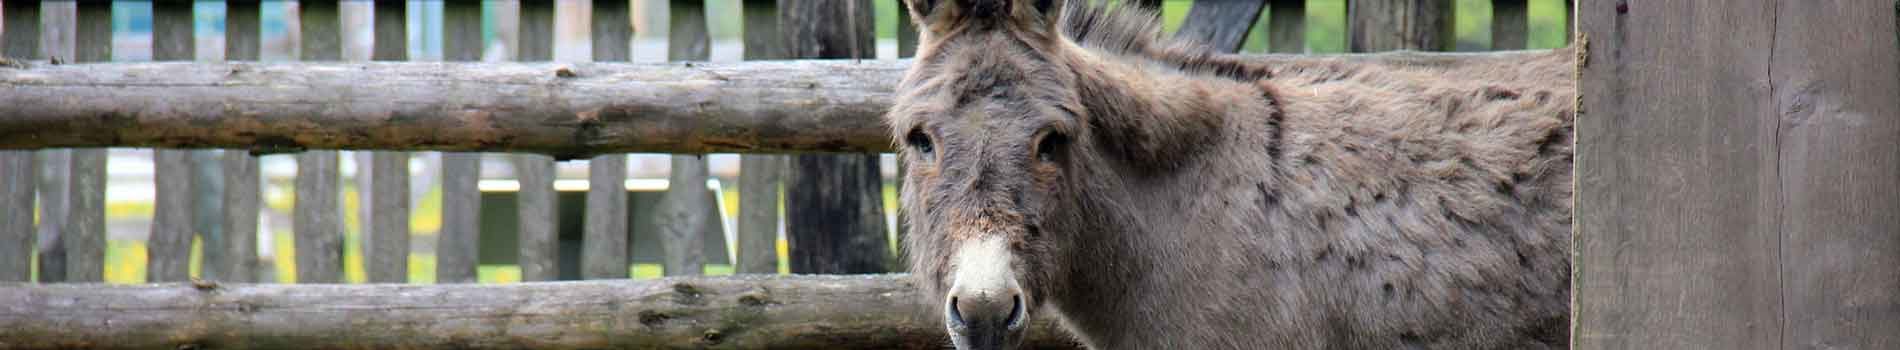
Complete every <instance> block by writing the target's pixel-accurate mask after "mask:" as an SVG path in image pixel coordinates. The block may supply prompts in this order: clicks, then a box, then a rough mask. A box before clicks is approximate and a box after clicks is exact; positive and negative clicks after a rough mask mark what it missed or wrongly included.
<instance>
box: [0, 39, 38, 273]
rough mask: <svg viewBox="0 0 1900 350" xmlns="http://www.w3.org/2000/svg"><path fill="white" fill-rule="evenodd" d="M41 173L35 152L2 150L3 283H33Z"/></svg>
mask: <svg viewBox="0 0 1900 350" xmlns="http://www.w3.org/2000/svg"><path fill="white" fill-rule="evenodd" d="M8 10H11V8H8ZM38 172H39V170H38V169H35V167H34V166H33V152H32V151H0V282H30V281H32V280H31V279H29V276H31V275H32V271H33V270H32V268H33V265H32V264H33V260H32V257H33V234H34V233H35V232H34V230H33V188H34V186H35V185H36V184H35V181H34V178H35V175H36V174H38Z"/></svg>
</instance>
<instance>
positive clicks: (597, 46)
mask: <svg viewBox="0 0 1900 350" xmlns="http://www.w3.org/2000/svg"><path fill="white" fill-rule="evenodd" d="M627 5H628V4H627V1H626V0H594V1H593V13H592V14H593V18H592V19H591V29H592V31H593V33H592V40H593V51H594V52H593V54H594V55H593V57H594V61H596V62H625V61H627V60H628V58H630V57H632V53H633V52H632V51H631V48H630V47H629V45H630V42H629V41H628V40H629V39H631V38H632V37H633V24H632V22H629V20H628V11H629V9H628V6H627ZM626 179H627V156H626V155H622V154H609V155H602V156H598V157H593V158H592V159H590V160H588V162H587V183H588V186H587V216H586V218H585V220H586V223H585V226H584V228H583V233H582V237H581V239H582V242H583V243H582V244H583V245H584V247H583V248H581V278H585V279H609V278H627V264H628V263H629V262H630V261H631V260H629V257H630V255H629V254H628V253H629V252H628V251H627V250H628V249H627V240H628V239H630V238H631V236H630V235H629V233H630V232H629V231H628V227H627V222H628V218H627V214H626V213H627V190H626V187H625V185H624V183H625V182H626Z"/></svg>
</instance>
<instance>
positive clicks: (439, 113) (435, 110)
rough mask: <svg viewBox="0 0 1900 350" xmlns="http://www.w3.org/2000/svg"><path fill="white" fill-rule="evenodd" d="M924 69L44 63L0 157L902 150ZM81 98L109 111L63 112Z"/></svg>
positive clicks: (1403, 57) (1, 76) (1397, 61)
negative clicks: (180, 150)
mask: <svg viewBox="0 0 1900 350" xmlns="http://www.w3.org/2000/svg"><path fill="white" fill-rule="evenodd" d="M1551 52H1552V51H1551V50H1533V51H1525V52H1515V51H1514V52H1495V53H1417V52H1404V53H1389V54H1373V55H1255V56H1248V57H1250V59H1254V60H1258V61H1259V62H1262V63H1263V64H1268V65H1271V66H1274V67H1276V69H1280V68H1277V67H1310V66H1316V65H1338V64H1347V65H1358V64H1368V65H1378V66H1414V67H1416V66H1423V67H1447V68H1448V67H1454V66H1470V65H1492V66H1496V67H1498V68H1497V69H1509V68H1508V67H1510V66H1512V65H1513V64H1515V63H1517V62H1521V61H1522V60H1524V59H1525V57H1528V56H1536V55H1547V54H1550V53H1551ZM907 65H909V61H903V60H896V61H892V60H884V61H877V60H865V61H855V62H853V61H786V62H746V63H694V64H692V66H691V67H686V66H684V65H682V64H677V63H675V64H588V63H533V64H529V63H380V62H379V63H195V64H184V63H119V64H105V65H43V64H35V65H32V66H31V67H28V68H24V69H16V68H0V91H5V93H0V115H8V116H13V117H12V118H4V119H0V149H18V148H40V147H102V146H113V147H223V148H248V149H253V150H255V151H257V152H266V153H268V152H283V151H295V150H297V149H304V148H308V149H386V150H457V151H508V152H530V153H543V154H550V155H554V156H555V158H557V159H577V158H584V157H587V156H592V155H596V154H605V153H620V152H657V153H717V152H743V153H785V152H880V151H883V152H887V151H890V150H891V140H890V139H891V137H890V130H889V129H888V128H887V127H885V126H884V125H883V122H882V115H883V113H884V111H885V108H887V106H888V104H889V103H890V99H891V96H890V92H891V85H892V84H894V83H895V82H896V81H897V80H898V79H900V77H901V76H902V74H903V71H904V69H905V67H906V66H907ZM232 72H237V73H236V74H233V73H232ZM569 74H571V76H569V77H562V76H567V75H569ZM68 99H83V100H86V101H91V102H90V103H86V104H78V105H76V104H70V103H64V102H62V101H66V100H68ZM29 135H30V137H29Z"/></svg>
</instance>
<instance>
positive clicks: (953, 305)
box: [945, 296, 967, 327]
mask: <svg viewBox="0 0 1900 350" xmlns="http://www.w3.org/2000/svg"><path fill="white" fill-rule="evenodd" d="M945 306H948V307H946V309H949V310H947V311H948V313H949V314H950V325H951V326H955V327H963V326H964V325H966V324H967V323H964V322H963V312H962V311H958V310H957V309H958V307H957V297H954V296H953V297H950V302H949V303H947V305H945Z"/></svg>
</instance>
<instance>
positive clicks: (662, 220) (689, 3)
mask: <svg viewBox="0 0 1900 350" xmlns="http://www.w3.org/2000/svg"><path fill="white" fill-rule="evenodd" d="M667 4H668V7H667V8H668V14H669V16H668V18H670V23H671V24H670V25H669V26H668V28H669V30H668V31H667V40H666V42H667V51H666V58H667V60H668V61H705V60H707V59H710V58H711V51H709V50H710V47H711V46H712V39H711V37H710V36H708V35H707V32H706V30H707V28H706V5H705V3H704V2H702V1H696V0H672V1H669V2H668V3H667ZM707 175H708V174H707V169H706V158H704V157H703V156H702V155H696V154H678V155H673V157H672V166H671V167H670V168H669V170H668V172H667V184H668V186H667V189H666V194H665V195H664V196H662V197H661V199H660V205H659V206H658V209H655V210H654V211H653V219H654V222H655V223H656V225H655V226H656V227H658V228H659V229H660V232H659V237H660V246H661V248H664V249H661V255H662V259H661V266H662V267H663V268H664V270H663V271H664V273H665V275H667V276H698V275H704V274H705V266H706V256H705V251H706V240H705V239H704V238H703V237H701V232H705V230H706V225H708V224H710V223H711V221H712V220H714V219H712V218H709V217H707V216H708V213H707V210H706V208H709V207H712V201H710V199H712V198H710V197H708V196H706V194H707V192H706V185H705V184H706V178H707ZM721 251H724V249H721ZM721 258H723V257H721Z"/></svg>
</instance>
